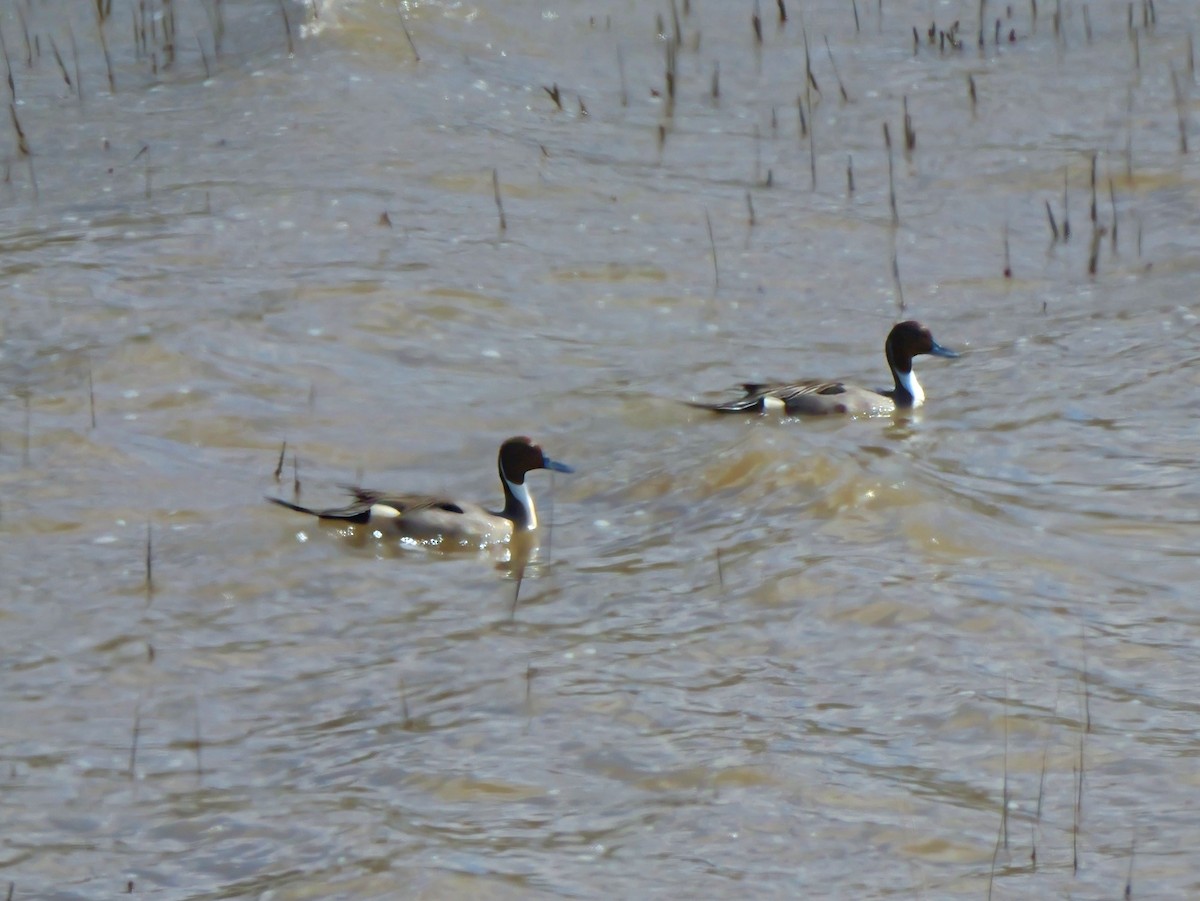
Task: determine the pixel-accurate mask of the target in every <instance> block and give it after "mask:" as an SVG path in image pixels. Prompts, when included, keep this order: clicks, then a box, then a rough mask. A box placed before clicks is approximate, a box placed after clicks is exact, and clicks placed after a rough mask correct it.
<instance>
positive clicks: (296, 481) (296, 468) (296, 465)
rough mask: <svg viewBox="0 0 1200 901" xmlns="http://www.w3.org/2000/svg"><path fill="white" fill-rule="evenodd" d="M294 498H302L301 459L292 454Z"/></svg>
mask: <svg viewBox="0 0 1200 901" xmlns="http://www.w3.org/2000/svg"><path fill="white" fill-rule="evenodd" d="M292 496H293V497H296V498H298V497H300V458H299V457H297V456H296V455H295V454H292Z"/></svg>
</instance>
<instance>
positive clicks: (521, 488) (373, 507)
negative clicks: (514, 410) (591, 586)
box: [267, 438, 572, 546]
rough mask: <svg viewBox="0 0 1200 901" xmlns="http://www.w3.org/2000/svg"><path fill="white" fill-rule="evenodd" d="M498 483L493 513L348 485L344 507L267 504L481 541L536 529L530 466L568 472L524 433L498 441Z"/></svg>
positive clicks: (410, 535)
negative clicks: (499, 497)
mask: <svg viewBox="0 0 1200 901" xmlns="http://www.w3.org/2000/svg"><path fill="white" fill-rule="evenodd" d="M499 469H500V483H501V485H502V486H503V487H504V509H503V510H500V511H498V512H493V511H491V510H487V509H485V508H484V507H481V506H480V505H479V504H473V503H470V502H468V501H460V500H455V499H452V498H446V497H438V496H436V495H422V494H389V493H386V492H383V491H373V490H371V489H368V488H357V487H350V486H348V488H347V490H348V491H349V492H350V493H351V494H352V495H353V497H354V501H353V503H351V504H348V505H347V506H344V507H334V508H331V509H327V510H313V509H310V508H308V507H301V506H300V505H299V504H293V503H291V502H290V501H285V500H282V499H281V498H277V497H268V498H267V500H269V501H271V503H274V504H279V505H280V506H281V507H287V508H288V509H289V510H296V511H298V512H300V513H308V514H310V515H312V516H317V517H319V518H321V519H323V520H327V521H336V522H344V523H353V524H356V525H365V526H369V527H370V528H372V529H375V530H377V531H379V532H382V533H385V534H388V535H390V536H394V537H398V538H406V539H409V540H412V541H418V542H422V543H426V544H460V545H476V546H484V545H489V544H501V543H505V542H507V541H509V540H510V539H511V538H512V536H513V534H514V533H516V532H520V531H532V530H534V529H536V528H537V524H538V520H537V511H536V509H535V508H534V505H533V496H532V495H531V494H530V493H529V488H528V487H526V485H525V476H526V474H527V473H529V472H531V471H533V470H535V469H549V470H553V471H555V472H572V469H571V468H570V467H569V466H567V465H566V464H564V463H559V462H558V461H556V460H551V459H550V458H549V457H547V456H546V455H545V454H543V453H542V449H541V448H540V447H538V446H537V445H536V444H534V443H533V442H532V441H530V440H529V439H528V438H509V439H508V440H507V441H505V442H504V443H503V444H502V445H500V454H499Z"/></svg>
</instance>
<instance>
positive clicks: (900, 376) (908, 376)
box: [896, 369, 925, 407]
mask: <svg viewBox="0 0 1200 901" xmlns="http://www.w3.org/2000/svg"><path fill="white" fill-rule="evenodd" d="M896 381H898V382H899V383H900V385H901V387H903V388H904V390H905V391H907V392H908V393H909V394H911V395H912V399H913V402H912V405H913V406H914V407H919V406H921V404H923V403H925V392H924V391H923V390H922V389H921V383H920V382H918V381H917V373H916V370H915V369H910V370H909V371H908V372H897V373H896Z"/></svg>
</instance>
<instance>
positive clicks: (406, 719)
mask: <svg viewBox="0 0 1200 901" xmlns="http://www.w3.org/2000/svg"><path fill="white" fill-rule="evenodd" d="M400 712H401V714H402V715H403V719H402V720H401V722H402V723H403V724H404V728H405V729H408V728H409V727H411V726H412V716H411V715H410V714H409V712H408V689H407V688H406V687H405V685H404V680H403V679H401V680H400Z"/></svg>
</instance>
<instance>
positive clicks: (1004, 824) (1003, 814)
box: [1000, 674, 1009, 851]
mask: <svg viewBox="0 0 1200 901" xmlns="http://www.w3.org/2000/svg"><path fill="white" fill-rule="evenodd" d="M1008 791H1009V789H1008V675H1007V674H1005V676H1004V787H1003V789H1002V790H1001V793H1000V799H1001V803H1002V805H1003V808H1002V810H1001V811H1000V825H1001V828H1002V829H1003V832H1004V850H1005V851H1007V850H1008Z"/></svg>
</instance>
